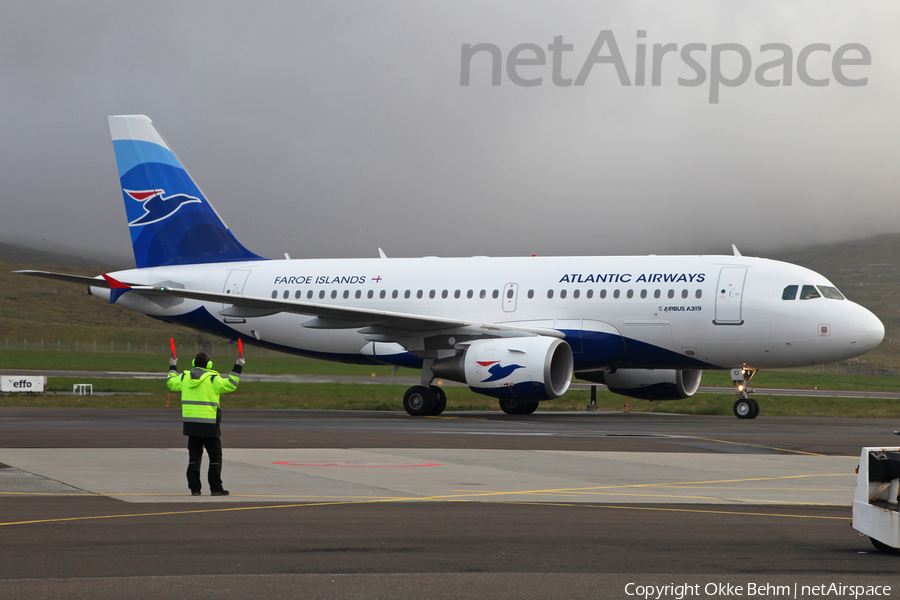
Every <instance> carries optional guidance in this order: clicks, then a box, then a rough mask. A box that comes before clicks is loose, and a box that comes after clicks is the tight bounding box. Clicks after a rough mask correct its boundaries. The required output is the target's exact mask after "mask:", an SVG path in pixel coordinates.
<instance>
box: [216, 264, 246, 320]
mask: <svg viewBox="0 0 900 600" xmlns="http://www.w3.org/2000/svg"><path fill="white" fill-rule="evenodd" d="M249 276H250V271H247V270H245V269H235V270H233V271H231V272H229V273H228V279H226V280H225V289H223V290H222V292H223V293H225V294H238V295H242V294H243V293H244V284H245V283H247V277H249ZM229 306H231V304H223V305H222V309H223V310H225V309H227V308H228V307H229ZM225 322H226V323H246V322H247V320H246V319H243V318H229V317H225Z"/></svg>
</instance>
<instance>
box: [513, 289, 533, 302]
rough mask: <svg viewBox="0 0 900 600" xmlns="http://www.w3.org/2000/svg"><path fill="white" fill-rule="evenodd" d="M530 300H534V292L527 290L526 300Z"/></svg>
mask: <svg viewBox="0 0 900 600" xmlns="http://www.w3.org/2000/svg"><path fill="white" fill-rule="evenodd" d="M510 291H512V290H510ZM532 298H534V290H528V299H529V300H531V299H532Z"/></svg>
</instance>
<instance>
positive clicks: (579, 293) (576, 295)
mask: <svg viewBox="0 0 900 600" xmlns="http://www.w3.org/2000/svg"><path fill="white" fill-rule="evenodd" d="M580 295H581V290H575V291H574V292H572V297H573V298H577V297H578V296H580Z"/></svg>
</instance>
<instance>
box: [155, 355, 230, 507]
mask: <svg viewBox="0 0 900 600" xmlns="http://www.w3.org/2000/svg"><path fill="white" fill-rule="evenodd" d="M244 362H245V361H244V357H243V356H242V357H240V358H239V359H237V362H236V363H234V368H233V369H232V370H231V373H230V374H229V375H228V376H227V377H222V376H221V375H220V374H219V373H217V372H216V371H213V370H212V361H211V360H210V359H209V355H208V354H207V353H206V352H200V353H198V354H197V356H196V357H195V358H194V361H193V363H192V366H193V368H192V369H191V370H190V371H185V372H183V373H181V374H180V375H179V373H178V370H177V368H176V367H177V364H178V360H177V359H175V358H171V359H169V377H168V381H167V384H168V386H169V389H170V390H172V391H173V392H181V416H182V420H183V422H184V423H183V427H182V432H183V433H184V435H186V436H188V468H187V481H188V487H189V488H190V489H191V495H192V496H199V495H200V490H201V488H202V485H201V483H200V461H201V460H202V458H203V449H204V448H206V454H207V455H209V472H208V473H207V480H208V481H209V489H210V492H211V494H212V495H213V496H227V495H228V490H226V489H223V488H222V440H221V439H220V436H221V433H222V432H221V429H220V423H221V422H222V409H221V408H220V406H219V395H220V394H227V393H228V392H233V391H234V390H235V389H237V385H238V382H239V381H240V374H241V371H242V370H243V368H244Z"/></svg>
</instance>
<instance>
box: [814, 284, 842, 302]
mask: <svg viewBox="0 0 900 600" xmlns="http://www.w3.org/2000/svg"><path fill="white" fill-rule="evenodd" d="M819 291H820V292H822V295H823V296H825V297H826V298H828V299H829V300H843V299H844V295H843V294H842V293H840V292H839V291H838V289H837V288H836V287H830V286H827V285H820V286H819Z"/></svg>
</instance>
